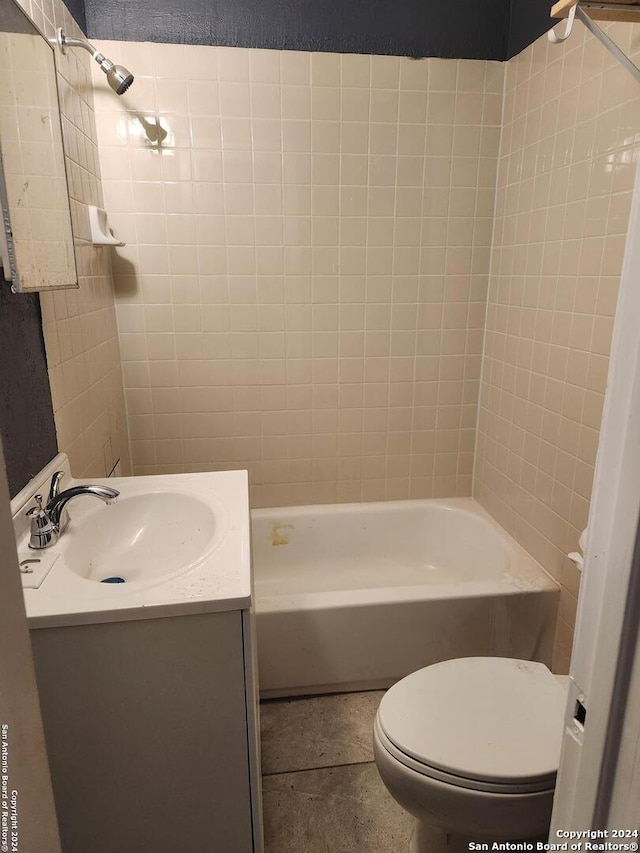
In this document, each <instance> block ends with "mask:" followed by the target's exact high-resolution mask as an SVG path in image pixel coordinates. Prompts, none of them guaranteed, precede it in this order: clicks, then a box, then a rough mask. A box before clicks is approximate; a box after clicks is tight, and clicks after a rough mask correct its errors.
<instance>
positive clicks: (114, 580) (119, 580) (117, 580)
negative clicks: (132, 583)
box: [100, 577, 125, 583]
mask: <svg viewBox="0 0 640 853" xmlns="http://www.w3.org/2000/svg"><path fill="white" fill-rule="evenodd" d="M100 583H125V579H124V578H119V577H112V578H104V580H101V581H100Z"/></svg>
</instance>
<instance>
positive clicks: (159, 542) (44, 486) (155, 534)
mask: <svg viewBox="0 0 640 853" xmlns="http://www.w3.org/2000/svg"><path fill="white" fill-rule="evenodd" d="M56 471H63V474H64V476H63V479H62V482H61V484H60V488H61V490H62V491H64V490H66V489H70V488H74V487H76V486H80V485H87V484H88V483H91V484H93V485H96V486H109V487H111V488H113V489H115V490H116V491H118V492H119V495H118V498H117V500H116V501H115V503H111V504H109V505H107V504H106V503H104V502H103V501H102V500H96V498H95V496H94V497H89V496H86V495H80V496H78V497H74V498H72V499H71V500H70V501H69V503H68V504H66V507H65V508H66V509H67V511H68V514H69V523H68V525H67V527H66V528H65V529H64V530H63V532H62V534H61V535H60V537H59V539H58V541H57V542H56V543H55V544H54V545H52V546H50V547H48V548H46V549H43V550H36V551H34V550H30V549H29V518H27V516H26V511H27V510H28V509H29V508H30V507H31V506H33V502H34V497H33V496H34V495H35V494H45V495H46V494H48V490H49V484H50V481H51V477H52V476H53V474H54V473H55V472H56ZM12 514H13V519H14V531H15V535H16V544H17V548H18V556H19V559H20V561H21V563H22V566H23V568H22V573H23V586H24V587H25V588H24V597H25V604H26V608H27V616H28V618H29V624H30V625H31V627H55V626H62V625H86V624H91V623H99V622H114V621H120V620H131V619H149V618H153V617H155V616H176V615H190V614H197V613H210V612H216V611H218V612H219V611H226V610H237V609H243V608H247V607H249V606H250V604H251V559H250V548H249V496H248V479H247V472H246V471H211V472H202V473H190V474H166V475H165V474H160V475H154V476H140V477H138V476H136V477H110V478H106V479H105V478H95V479H94V478H93V477H92V478H91V479H90V480H83V481H79V480H75V479H74V478H73V477H72V476H71V473H70V471H69V461H68V459H67V457H66V456H65V455H64V454H59V455H58V456H57V457H56V458H55V459H53V460H52V461H51V463H50V464H49V465H48V466H47V467H46V468H45V469H43V470H42V471H41V472H40V474H38V476H37V477H35V478H34V480H32V481H31V483H29V484H28V487H25V490H24V492H23V493H21V494H20V495H18V496H16V498H15V499H14V501H12Z"/></svg>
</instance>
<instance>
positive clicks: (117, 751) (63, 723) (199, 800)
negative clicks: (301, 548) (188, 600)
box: [31, 610, 262, 853]
mask: <svg viewBox="0 0 640 853" xmlns="http://www.w3.org/2000/svg"><path fill="white" fill-rule="evenodd" d="M31 637H32V643H33V651H34V657H35V664H36V674H37V681H38V690H39V694H40V702H41V706H42V717H43V721H44V726H45V736H46V741H47V749H48V754H49V762H50V765H51V775H52V778H53V784H54V793H55V798H56V806H57V811H58V819H59V822H60V832H61V836H62V844H63V849H64V851H65V853H143V851H144V853H151V851H153V853H176V851H180V853H260V851H261V850H262V838H261V825H260V802H259V797H260V773H259V755H258V752H259V748H258V731H257V691H256V679H255V670H254V661H255V654H254V649H253V617H252V615H251V612H250V610H230V611H226V612H224V611H223V612H210V613H190V614H187V615H177V616H168V617H164V618H145V619H140V618H137V619H131V620H126V618H125V620H123V618H122V613H121V614H120V616H119V621H115V622H109V621H105V622H100V623H94V624H88V625H67V626H63V627H49V628H37V629H32V631H31Z"/></svg>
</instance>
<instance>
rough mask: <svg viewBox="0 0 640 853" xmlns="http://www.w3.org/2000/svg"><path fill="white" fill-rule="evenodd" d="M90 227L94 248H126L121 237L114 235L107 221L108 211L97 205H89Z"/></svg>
mask: <svg viewBox="0 0 640 853" xmlns="http://www.w3.org/2000/svg"><path fill="white" fill-rule="evenodd" d="M89 226H90V228H91V242H92V243H93V245H94V246H126V243H123V242H122V240H120V238H119V237H116V235H115V234H114V233H113V231H112V230H111V228H110V227H109V222H108V220H107V211H106V210H104V209H103V208H102V207H96V206H95V204H90V205H89Z"/></svg>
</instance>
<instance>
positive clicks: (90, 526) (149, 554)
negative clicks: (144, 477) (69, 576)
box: [60, 491, 216, 583]
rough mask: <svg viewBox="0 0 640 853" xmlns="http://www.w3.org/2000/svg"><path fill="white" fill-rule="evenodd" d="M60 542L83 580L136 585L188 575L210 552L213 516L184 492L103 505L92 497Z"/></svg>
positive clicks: (130, 497)
mask: <svg viewBox="0 0 640 853" xmlns="http://www.w3.org/2000/svg"><path fill="white" fill-rule="evenodd" d="M76 500H77V501H80V500H81V501H82V502H83V503H85V504H88V505H89V504H90V505H91V511H90V512H88V513H87V514H85V515H83V516H82V518H81V520H76V522H75V523H74V522H73V521H72V522H70V524H69V527H68V529H67V530H66V531H65V532H64V534H63V535H62V537H61V539H60V546H61V551H62V553H63V555H64V559H65V561H66V564H67V566H68V568H69V569H71V571H72V572H75V573H76V574H77V575H79V576H80V577H81V578H84V579H85V580H88V581H98V582H102V581H106V580H107V579H109V578H111V579H116V578H117V579H118V580H117V581H112V582H124V583H140V582H146V581H154V580H160V579H162V578H165V577H169V576H172V575H176V574H182V573H184V572H188V571H189V570H190V569H191V568H192V567H193V565H194V564H195V563H196V562H197V561H198V560H201V559H203V558H204V557H205V556H206V555H207V554H208V552H209V551H210V550H211V548H212V547H213V544H214V541H215V532H216V516H215V514H214V512H213V511H212V509H211V507H209V506H207V504H206V503H204V502H203V501H202V500H200V498H198V497H195V496H194V495H190V494H187V493H184V492H176V491H166V492H150V493H146V494H138V495H126V494H125V495H120V497H119V498H118V500H117V502H116V503H114V504H112V505H110V506H105V505H104V504H102V503H99V502H98V501H97V500H96V499H95V498H89V497H87V498H77V499H76Z"/></svg>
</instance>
